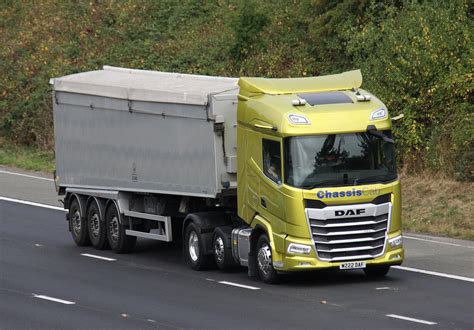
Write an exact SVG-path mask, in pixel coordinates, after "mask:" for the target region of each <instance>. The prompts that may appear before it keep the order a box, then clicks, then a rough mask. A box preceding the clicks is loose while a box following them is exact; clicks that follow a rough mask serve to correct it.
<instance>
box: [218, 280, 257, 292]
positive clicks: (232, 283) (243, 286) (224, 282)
mask: <svg viewBox="0 0 474 330" xmlns="http://www.w3.org/2000/svg"><path fill="white" fill-rule="evenodd" d="M217 283H220V284H225V285H230V286H236V287H239V288H244V289H249V290H260V288H257V287H256V286H250V285H243V284H239V283H234V282H227V281H219V282H217Z"/></svg>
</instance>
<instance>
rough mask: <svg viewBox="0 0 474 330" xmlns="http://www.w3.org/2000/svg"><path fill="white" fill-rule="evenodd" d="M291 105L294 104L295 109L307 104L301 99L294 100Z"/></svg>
mask: <svg viewBox="0 0 474 330" xmlns="http://www.w3.org/2000/svg"><path fill="white" fill-rule="evenodd" d="M291 104H292V105H293V106H295V107H297V106H301V105H305V104H306V100H305V99H301V98H299V99H294V100H292V101H291Z"/></svg>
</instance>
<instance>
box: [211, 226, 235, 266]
mask: <svg viewBox="0 0 474 330" xmlns="http://www.w3.org/2000/svg"><path fill="white" fill-rule="evenodd" d="M231 236H232V228H231V227H217V228H216V229H214V235H213V237H212V251H213V253H214V261H215V262H216V265H217V267H218V268H219V269H221V270H227V269H230V268H232V267H235V266H236V265H237V264H236V262H235V260H234V257H233V256H232V245H231Z"/></svg>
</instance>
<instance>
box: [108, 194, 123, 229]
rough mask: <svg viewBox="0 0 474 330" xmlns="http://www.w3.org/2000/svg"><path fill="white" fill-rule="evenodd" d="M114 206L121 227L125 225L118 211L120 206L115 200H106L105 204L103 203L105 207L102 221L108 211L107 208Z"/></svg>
mask: <svg viewBox="0 0 474 330" xmlns="http://www.w3.org/2000/svg"><path fill="white" fill-rule="evenodd" d="M112 206H114V207H115V209H116V210H117V213H118V220H119V222H120V224H121V225H125V224H126V223H125V221H124V219H123V215H122V212H121V210H120V206H119V203H118V202H117V201H116V200H115V199H109V200H107V202H106V203H105V207H104V220H105V216H106V214H107V212H108V211H109V208H110V207H112Z"/></svg>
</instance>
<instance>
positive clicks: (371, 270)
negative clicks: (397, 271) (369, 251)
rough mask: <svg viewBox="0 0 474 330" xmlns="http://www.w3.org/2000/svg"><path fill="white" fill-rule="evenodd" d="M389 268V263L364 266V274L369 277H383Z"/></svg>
mask: <svg viewBox="0 0 474 330" xmlns="http://www.w3.org/2000/svg"><path fill="white" fill-rule="evenodd" d="M389 270H390V265H382V266H368V267H367V268H364V272H365V275H367V276H368V277H371V278H382V277H385V275H387V273H388V271H389Z"/></svg>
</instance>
